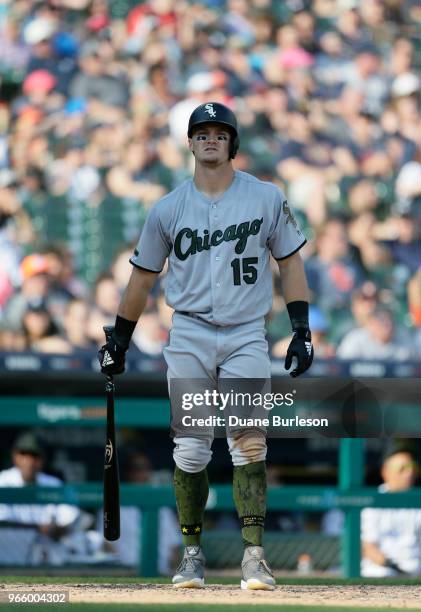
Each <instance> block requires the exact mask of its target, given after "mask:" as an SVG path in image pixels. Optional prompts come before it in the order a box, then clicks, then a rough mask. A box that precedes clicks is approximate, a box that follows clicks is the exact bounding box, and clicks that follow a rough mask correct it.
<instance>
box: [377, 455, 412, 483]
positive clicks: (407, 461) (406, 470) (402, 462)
mask: <svg viewBox="0 0 421 612" xmlns="http://www.w3.org/2000/svg"><path fill="white" fill-rule="evenodd" d="M417 475H418V465H417V464H416V463H415V461H414V459H413V457H412V456H411V455H410V453H405V452H402V453H396V454H395V455H392V457H389V458H388V459H386V461H385V463H384V464H383V469H382V476H383V480H384V482H385V483H386V484H387V485H388V488H389V490H390V491H405V490H406V489H409V488H410V487H412V486H413V484H414V482H415V480H416V478H417Z"/></svg>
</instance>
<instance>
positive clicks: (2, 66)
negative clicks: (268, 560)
mask: <svg viewBox="0 0 421 612" xmlns="http://www.w3.org/2000/svg"><path fill="white" fill-rule="evenodd" d="M420 25H421V9H420V6H419V3H417V2H416V1H415V0H364V1H363V0H286V1H285V2H277V1H275V0H248V1H246V0H203V1H201V2H195V1H193V0H177V1H175V0H148V1H146V2H138V1H134V0H114V1H113V2H111V1H110V0H109V1H107V0H47V1H43V2H39V1H36V0H13V1H12V0H10V1H9V0H0V380H1V381H2V383H1V384H2V388H3V391H2V399H1V402H2V405H3V406H2V408H3V409H2V414H3V417H2V418H1V419H0V435H1V439H2V445H1V451H0V460H1V467H2V468H3V469H4V470H7V469H9V468H10V466H11V465H14V466H15V468H16V461H15V458H16V453H17V454H18V455H19V449H16V448H15V446H14V444H15V445H16V442H14V441H15V440H16V439H18V437H19V435H21V434H22V432H26V433H28V434H29V433H32V434H34V435H36V440H35V441H34V440H33V442H34V444H35V447H36V449H38V450H36V452H35V454H34V452H33V449H34V448H35V447H34V444H32V445H31V444H30V445H29V446H30V448H32V451H30V452H28V451H27V450H25V448H24V449H23V451H22V452H23V454H24V455H25V456H27V457H28V456H29V457H38V458H42V462H41V464H42V465H41V464H37V465H38V468H37V470H38V472H39V471H42V470H45V471H46V472H48V474H52V475H56V476H57V477H58V478H60V479H63V480H64V481H66V482H73V483H74V482H78V483H80V482H89V481H92V482H94V481H95V482H98V481H100V480H101V478H102V453H103V435H104V431H103V418H104V412H103V405H104V399H103V398H102V399H98V398H99V397H100V390H99V391H98V384H97V386H96V387H92V386H91V387H90V386H89V384H88V382H87V381H88V379H89V380H91V381H93V380H97V379H98V378H99V376H98V368H97V365H96V350H97V348H98V346H100V345H101V344H102V342H103V331H102V326H103V325H109V324H113V322H114V318H115V313H116V309H117V305H118V303H119V299H120V295H121V292H122V291H123V289H124V287H125V285H126V282H127V280H128V276H129V274H130V268H131V266H130V264H129V262H128V259H129V256H130V254H131V253H132V250H133V247H134V245H135V243H136V242H137V239H138V236H139V233H140V231H141V228H142V224H143V222H144V220H145V217H146V214H147V212H148V210H149V209H150V207H151V206H152V205H153V203H154V202H155V201H156V200H157V199H159V198H160V197H161V196H162V195H164V194H165V193H167V192H169V191H171V190H172V189H173V188H175V187H176V186H177V185H179V184H180V183H181V182H182V181H184V180H185V179H187V178H189V177H190V176H191V175H192V171H193V160H192V156H191V154H190V153H189V151H188V149H187V136H186V129H187V122H188V118H189V115H190V113H191V111H192V110H193V109H194V108H195V107H196V106H197V105H198V104H200V103H202V102H204V101H209V100H212V101H220V102H222V103H224V104H226V105H227V106H229V107H230V108H232V110H233V111H234V112H235V113H236V115H237V118H238V121H239V126H240V135H241V146H240V151H239V154H238V155H237V157H236V159H235V162H234V165H235V167H236V168H237V169H239V170H244V171H246V172H250V173H252V174H253V175H255V176H257V177H259V178H261V179H263V180H269V181H272V182H274V183H276V184H278V185H279V186H280V187H281V188H282V189H283V190H284V191H285V192H286V194H287V196H288V199H289V201H290V203H291V204H292V206H293V207H294V208H295V212H296V216H297V218H298V219H299V221H300V224H301V226H302V229H303V231H304V233H305V234H306V236H307V238H308V244H307V245H306V246H305V248H304V249H302V254H303V257H304V259H305V266H306V270H307V274H308V279H309V284H310V289H311V307H310V325H311V328H312V331H313V338H314V344H315V352H316V360H315V363H314V365H313V368H312V371H311V373H310V374H311V375H313V376H332V375H343V376H350V375H351V376H352V375H353V374H355V373H356V372H358V374H359V375H361V374H362V375H369V376H386V375H387V376H399V377H402V376H410V377H416V376H420V373H421V114H420V100H421V80H420V74H421V36H420ZM164 278H165V271H164V274H163V277H162V278H161V279H160V280H159V282H158V283H157V285H156V287H155V288H154V290H153V292H152V295H151V297H150V300H149V303H148V306H147V309H146V311H145V313H144V314H143V316H142V318H141V321H140V324H139V325H138V328H137V330H136V332H135V334H134V337H133V342H132V348H131V351H130V358H129V372H133V373H136V372H138V373H139V375H140V376H141V378H139V379H138V380H139V381H140V380H141V381H142V383H140V382H139V383H138V393H140V394H141V393H142V390H141V389H140V386H141V384H142V385H147V384H148V381H149V382H150V381H153V380H156V379H159V380H163V377H164V371H165V367H164V364H163V362H162V357H161V354H162V348H163V347H164V346H165V345H166V343H167V339H168V330H169V327H170V325H171V314H172V313H171V309H169V308H168V307H167V306H166V304H165V301H164V299H163V291H162V283H163V282H164ZM274 288H275V299H274V304H273V309H272V312H271V314H270V316H269V317H268V321H267V326H268V340H269V344H270V351H271V356H272V359H273V371H274V375H281V374H284V371H283V357H284V355H285V352H286V348H287V346H288V343H289V333H290V329H289V319H288V315H287V313H286V309H285V304H284V302H283V300H282V298H281V296H280V290H279V281H278V278H277V276H275V275H274ZM89 374H90V375H91V378H89ZM59 375H60V376H64V377H65V376H67V375H69V376H68V378H66V381H67V382H66V384H64V385H63V380H62V378H60V377H59ZM54 376H56V378H54ZM30 381H32V382H30ZM36 383H37V384H38V387H37V386H36ZM123 384H124V383H123ZM42 385H44V386H42ZM46 385H47V386H48V394H49V396H54V397H53V398H52V397H49V396H47V395H46V391H45V386H46ZM37 394H38V396H37ZM130 394H131V395H132V396H135V395H136V389H135V390H133V389H132V391H131V392H130V393H129V392H128V395H130ZM81 395H82V396H84V397H85V399H84V398H83V397H79V396H81ZM35 396H37V398H35ZM88 396H89V397H90V398H91V399H89V400H88V399H86V397H88ZM127 401H128V400H127ZM101 402H102V404H101ZM135 406H136V403H135V402H134V401H133V404H130V402H129V401H128V404H127V410H128V412H130V410H133V411H134V410H135ZM150 409H151V405H150V404H148V402H147V401H145V400H143V401H142V403H141V405H140V409H139V410H138V411H137V414H136V417H134V416H133V417H127V419H126V422H127V425H126V427H123V428H122V429H120V433H119V435H120V438H121V440H120V448H121V453H122V456H123V463H124V469H123V480H126V481H127V482H154V483H158V484H159V483H170V482H171V469H172V463H171V462H172V459H171V442H170V441H169V440H168V437H167V429H166V422H165V419H164V420H163V421H162V422H158V421H159V418H158V417H156V422H155V421H154V420H153V418H152V419H150V421H151V422H149V421H148V425H147V427H148V430H147V433H145V429H144V427H145V423H144V422H143V421H142V418H143V419H146V420H147V419H148V418H149V417H147V416H145V415H146V414H147V413H148V410H150ZM139 412H140V413H141V414H140V415H139ZM133 414H134V412H133ZM101 419H102V421H101ZM81 421H84V423H82V425H81ZM69 423H71V425H72V427H71V428H69V427H68V425H69ZM86 425H89V427H86ZM28 427H29V429H28ZM29 430H30V431H29ZM220 443H222V441H221V440H218V441H217V442H216V450H215V453H214V460H213V463H212V464H211V466H210V474H211V478H212V479H213V482H221V483H223V482H229V481H230V471H229V470H230V468H229V458H228V454H227V453H226V450H225V449H224V448H223V445H222V444H220ZM37 445H39V447H38V446H37ZM367 449H368V455H367V456H368V463H367V470H366V471H367V474H366V476H367V480H366V482H367V483H369V484H376V483H378V482H380V480H379V473H378V458H379V456H380V454H381V451H382V443H381V441H380V440H376V439H372V440H369V442H368V446H367ZM22 452H21V454H22ZM337 452H338V441H337V440H333V439H331V440H317V439H307V440H299V439H297V440H283V441H282V442H278V441H277V444H276V447H273V445H272V448H271V450H270V455H269V460H270V474H271V478H272V481H273V484H274V485H279V484H288V483H299V484H306V483H312V484H315V483H317V484H324V483H327V484H335V483H336V479H337ZM31 453H32V455H31ZM136 466H137V467H136ZM35 467H36V466H35ZM35 467H34V466H33V473H38V472H37V470H35ZM16 469H17V468H16ZM227 469H228V472H227ZM6 480H7V479H6ZM12 481H13V478H12ZM0 482H1V478H0ZM9 484H10V483H9ZM21 484H22V483H21ZM56 484H57V483H56ZM4 486H6V485H4ZM7 486H9V485H7ZM13 486H16V483H15V484H14V485H13ZM135 510H136V509H135ZM6 514H7V513H6ZM70 514H71V513H70ZM90 516H91V521H90V522H89V521H82V519H81V518H80V517H79V518H78V519H77V520H78V521H79V520H81V523H80V524H81V525H82V527H81V529H82V530H84V533H86V532H87V531H89V530H90V531H95V529H96V530H97V531H98V526H97V525H96V523H95V521H96V520H97V519H96V517H95V512H92V513H91V515H90ZM211 516H212V515H211ZM15 518H16V517H15ZM85 518H86V517H85ZM73 519H74V517H73ZM5 520H8V521H10V520H11V519H10V517H9V518H7V519H6V518H5ZM74 520H76V519H74ZM131 520H132V524H133V525H137V524H138V523H139V521H138V517H137V518H136V517H134V518H133V517H132V519H131ZM160 520H161V519H160ZM54 521H55V519H54ZM54 521H53V523H54V524H56V523H55V522H54ZM162 521H167V524H168V533H173V532H174V531H175V530H176V527H175V528H173V527H174V524H173V521H174V516H173V515H172V514H169V515H168V516H167V517H166V518H165V517H164V518H162ZM15 522H16V521H15ZM210 522H211V525H210V526H215V525H216V526H219V528H220V529H222V528H227V529H228V528H229V527H233V525H234V527H233V528H234V529H237V527H236V526H235V525H236V524H235V521H234V519H233V515H232V516H231V515H221V516H217V515H215V516H214V518H212V519H210ZM72 524H73V523H72ZM273 528H274V529H275V530H278V531H279V530H281V531H282V530H284V531H288V530H290V531H294V530H295V531H297V532H302V533H307V532H316V531H318V530H320V529H322V527H321V516H319V517H317V515H311V517H309V516H305V514H302V513H301V514H300V513H299V514H297V513H284V514H282V513H281V514H279V513H278V515H277V516H275V517H274V518H273ZM60 537H61V536H60ZM128 537H129V539H130V536H128ZM92 542H94V543H92ZM92 542H91V544H90V545H92V547H93V548H92V551H93V552H92V551H91V552H92V554H93V555H95V554H96V555H97V557H96V560H97V561H98V560H99V557H98V555H101V554H102V555H107V554H108V553H109V554H111V555H112V554H114V553H116V551H113V550H108V551H107V550H105V549H104V545H103V542H102V541H100V540H95V536H93V540H92ZM178 543H179V541H178V540H177V539H176V541H175V542H174V547H177V546H178ZM81 546H82V545H81ZM83 546H85V544H83ZM89 550H90V549H89ZM95 551H96V552H95ZM79 552H80V551H79ZM25 554H29V553H25ZM31 554H32V553H31ZM40 554H41V553H40ZM116 554H117V553H116ZM137 554H138V551H137V552H136V551H135V552H134V553H133V555H134V556H132V557H131V558H130V563H131V564H132V566H133V564H134V565H136V563H137V561H136V555H137ZM168 554H169V555H170V557H171V555H172V552H170V553H168ZM87 557H89V555H88V556H87ZM170 557H168V559H167V561H166V563H167V566H165V563H164V565H163V566H162V568H161V569H162V571H163V573H165V571H166V568H167V569H168V563H170V561H171V559H170ZM25 558H26V559H29V557H25ZM171 558H172V557H171ZM39 559H41V560H42V555H41V557H40V556H38V561H37V563H41V561H40V560H39ZM133 559H134V561H133ZM44 561H45V558H44ZM120 561H121V559H120ZM126 561H127V559H126ZM34 563H35V562H34ZM130 563H129V565H130ZM57 565H59V563H57Z"/></svg>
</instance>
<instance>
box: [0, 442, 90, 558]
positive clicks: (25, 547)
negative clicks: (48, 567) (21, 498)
mask: <svg viewBox="0 0 421 612" xmlns="http://www.w3.org/2000/svg"><path fill="white" fill-rule="evenodd" d="M44 460H45V453H44V450H43V448H42V446H41V444H40V442H39V440H38V438H37V437H36V436H35V435H34V434H33V433H31V432H30V431H29V432H24V433H23V434H21V435H19V436H18V438H17V439H16V440H15V442H14V444H13V450H12V461H13V467H11V468H9V469H6V470H3V471H2V472H0V487H23V486H27V485H39V486H45V487H59V486H61V485H62V484H63V483H62V481H61V480H60V479H59V478H56V477H55V476H50V475H49V474H46V473H44V472H43V471H42V469H43V466H44ZM90 523H91V519H90V518H89V516H88V515H87V514H86V513H84V512H81V511H80V510H79V509H78V508H77V507H75V506H70V505H68V504H46V505H45V504H44V505H41V504H14V503H12V504H0V525H1V524H3V527H2V547H1V551H2V553H0V563H1V564H2V565H7V564H11V565H13V564H17V565H25V564H29V565H39V564H52V565H62V564H63V563H65V562H66V561H71V559H72V555H74V558H77V557H78V556H79V557H80V559H82V557H84V558H85V560H86V557H89V555H91V556H92V553H93V551H94V550H95V549H96V550H98V549H99V547H100V539H99V538H98V534H97V533H96V532H86V528H87V527H88V526H89V525H90ZM19 527H20V529H19ZM8 537H9V538H11V541H10V545H7V544H6V538H8Z"/></svg>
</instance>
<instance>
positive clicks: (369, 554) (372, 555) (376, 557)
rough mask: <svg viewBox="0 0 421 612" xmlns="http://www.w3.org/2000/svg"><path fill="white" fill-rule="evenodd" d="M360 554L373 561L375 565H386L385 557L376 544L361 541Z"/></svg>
mask: <svg viewBox="0 0 421 612" xmlns="http://www.w3.org/2000/svg"><path fill="white" fill-rule="evenodd" d="M362 552H363V556H364V557H366V558H367V559H370V561H373V563H377V565H386V561H387V559H386V556H385V555H384V554H383V553H382V551H381V550H380V548H379V547H378V546H377V544H373V542H364V541H363V543H362Z"/></svg>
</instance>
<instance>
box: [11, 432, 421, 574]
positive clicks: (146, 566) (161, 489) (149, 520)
mask: <svg viewBox="0 0 421 612" xmlns="http://www.w3.org/2000/svg"><path fill="white" fill-rule="evenodd" d="M353 442H355V440H354V441H353ZM0 503H8V504H11V503H13V504H47V503H53V504H57V503H66V504H75V505H77V506H80V507H89V508H93V507H95V508H100V507H101V506H102V485H101V484H99V483H91V484H82V485H71V486H70V485H66V486H64V487H24V488H1V489H0ZM121 504H122V505H125V506H137V507H139V508H140V509H141V511H142V529H141V542H140V550H141V558H140V566H139V575H143V576H156V575H157V573H158V550H157V542H158V508H160V507H161V506H168V507H172V508H174V507H175V499H174V492H173V489H172V487H171V486H151V485H131V484H122V485H121ZM267 506H268V510H305V511H308V512H312V511H327V510H330V509H332V508H341V509H342V510H344V512H345V516H346V529H345V532H344V535H343V555H342V568H343V574H344V576H345V577H347V578H352V577H357V576H359V570H360V531H359V529H360V510H361V509H362V508H365V507H367V506H369V507H375V508H418V507H421V489H414V490H411V491H408V492H406V493H378V491H377V489H375V488H373V487H357V486H353V487H349V488H335V487H323V486H284V487H276V488H270V489H269V491H268V500H267ZM207 508H208V509H212V510H233V509H234V503H233V499H232V487H231V486H229V485H219V486H215V487H211V489H210V495H209V502H208V506H207Z"/></svg>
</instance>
